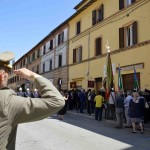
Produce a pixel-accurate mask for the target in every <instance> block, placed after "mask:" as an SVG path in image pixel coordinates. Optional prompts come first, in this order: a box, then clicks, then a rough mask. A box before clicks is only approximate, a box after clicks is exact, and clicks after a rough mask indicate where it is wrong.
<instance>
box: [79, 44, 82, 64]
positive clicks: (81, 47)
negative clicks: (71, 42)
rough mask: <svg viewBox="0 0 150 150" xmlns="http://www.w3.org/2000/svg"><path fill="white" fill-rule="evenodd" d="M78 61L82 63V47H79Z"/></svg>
mask: <svg viewBox="0 0 150 150" xmlns="http://www.w3.org/2000/svg"><path fill="white" fill-rule="evenodd" d="M79 53H80V59H79V62H81V61H82V46H81V47H80V52H79Z"/></svg>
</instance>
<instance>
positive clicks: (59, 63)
mask: <svg viewBox="0 0 150 150" xmlns="http://www.w3.org/2000/svg"><path fill="white" fill-rule="evenodd" d="M58 61H59V62H58V65H59V66H58V67H61V66H62V55H59V58H58Z"/></svg>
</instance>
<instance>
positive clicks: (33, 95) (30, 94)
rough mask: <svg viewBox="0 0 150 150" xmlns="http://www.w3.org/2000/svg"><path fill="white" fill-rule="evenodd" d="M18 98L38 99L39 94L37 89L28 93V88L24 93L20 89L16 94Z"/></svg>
mask: <svg viewBox="0 0 150 150" xmlns="http://www.w3.org/2000/svg"><path fill="white" fill-rule="evenodd" d="M17 95H18V96H22V97H31V98H40V94H39V92H38V89H36V88H35V89H34V91H33V92H31V91H30V89H29V88H27V89H26V91H25V92H23V91H22V88H21V87H20V88H19V91H18V92H17Z"/></svg>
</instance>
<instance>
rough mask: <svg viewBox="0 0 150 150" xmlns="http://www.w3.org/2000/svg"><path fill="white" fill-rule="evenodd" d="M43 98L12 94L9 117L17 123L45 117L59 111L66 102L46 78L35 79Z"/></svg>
mask: <svg viewBox="0 0 150 150" xmlns="http://www.w3.org/2000/svg"><path fill="white" fill-rule="evenodd" d="M35 83H36V87H38V90H39V93H40V95H41V98H30V97H27V98H25V97H20V96H16V95H12V96H11V97H10V101H9V105H8V117H10V119H12V122H13V123H15V124H18V123H24V122H30V121H35V120H40V119H43V118H45V117H47V116H50V115H52V114H54V113H56V112H58V111H59V110H60V109H61V108H62V107H63V106H64V104H65V101H64V99H63V97H62V95H61V94H60V93H59V91H58V90H57V89H56V88H55V87H54V86H53V84H52V83H51V82H50V81H49V80H48V79H46V78H43V77H38V78H36V79H35Z"/></svg>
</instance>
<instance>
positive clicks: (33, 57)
mask: <svg viewBox="0 0 150 150" xmlns="http://www.w3.org/2000/svg"><path fill="white" fill-rule="evenodd" d="M34 60H35V53H33V54H32V61H34Z"/></svg>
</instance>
